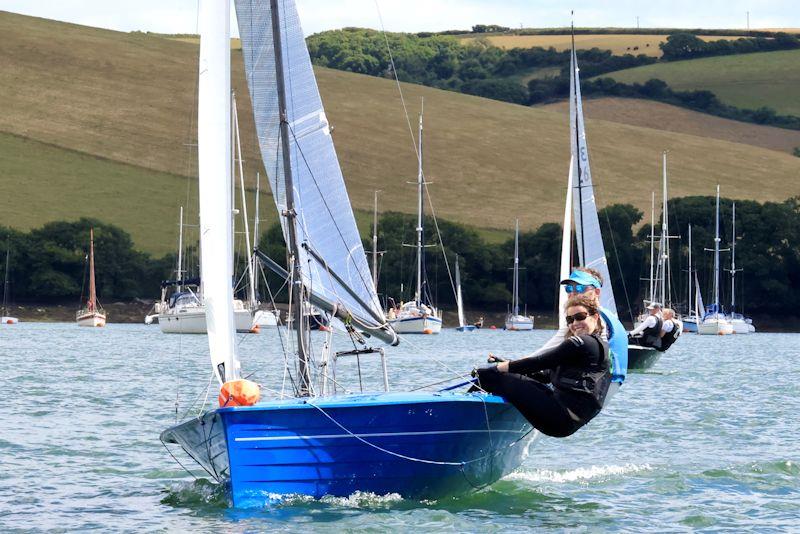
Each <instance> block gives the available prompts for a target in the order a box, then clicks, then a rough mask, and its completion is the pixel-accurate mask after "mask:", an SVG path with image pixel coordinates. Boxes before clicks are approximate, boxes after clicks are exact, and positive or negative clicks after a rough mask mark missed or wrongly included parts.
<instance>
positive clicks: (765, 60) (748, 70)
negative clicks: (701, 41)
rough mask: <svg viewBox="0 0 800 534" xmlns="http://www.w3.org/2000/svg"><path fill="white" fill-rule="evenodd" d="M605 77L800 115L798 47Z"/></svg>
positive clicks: (670, 65)
mask: <svg viewBox="0 0 800 534" xmlns="http://www.w3.org/2000/svg"><path fill="white" fill-rule="evenodd" d="M604 76H610V77H612V78H614V79H615V80H617V81H620V82H625V83H633V82H639V83H643V82H646V81H647V80H649V79H651V78H659V79H661V80H664V81H665V82H667V83H668V84H669V86H670V87H671V88H673V89H676V90H679V91H687V90H694V89H707V90H709V91H713V92H714V94H716V95H717V96H718V97H719V98H720V100H722V101H723V102H725V103H727V104H731V105H733V106H736V107H740V108H745V109H757V108H760V107H762V106H768V107H771V108H773V109H775V110H776V111H777V112H778V113H781V114H787V115H797V116H800V50H783V51H779V52H762V53H758V54H738V55H734V56H719V57H709V58H702V59H693V60H689V61H675V62H670V63H658V64H655V65H646V66H643V67H636V68H633V69H627V70H622V71H618V72H614V73H611V74H606V75H604Z"/></svg>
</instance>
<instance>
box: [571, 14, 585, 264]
mask: <svg viewBox="0 0 800 534" xmlns="http://www.w3.org/2000/svg"><path fill="white" fill-rule="evenodd" d="M570 28H571V31H572V53H571V55H570V64H571V67H572V69H571V70H572V73H571V74H572V76H571V78H572V102H571V104H572V105H573V106H574V107H575V118H574V121H575V125H574V127H575V147H576V148H577V151H576V153H575V154H574V155H573V157H574V158H575V169H576V171H577V173H578V183H577V184H574V186H575V187H576V188H577V189H578V207H579V210H578V214H579V219H578V220H577V221H575V222H576V224H579V225H580V228H581V229H583V169H582V168H581V156H582V155H583V153H582V151H581V144H580V135H581V134H580V125H579V123H578V120H579V119H578V73H579V69H578V57H577V54H576V53H575V21H574V20H573V21H571V23H570ZM576 237H579V243H578V252H579V256H578V257H579V260H580V263H581V264H583V263H585V262H586V260H585V259H584V258H586V245H585V240H584V236H583V231H581V232H577V235H576Z"/></svg>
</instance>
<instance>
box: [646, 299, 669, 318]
mask: <svg viewBox="0 0 800 534" xmlns="http://www.w3.org/2000/svg"><path fill="white" fill-rule="evenodd" d="M647 311H648V312H649V313H650V315H658V314H659V313H661V303H660V302H651V303H650V304H649V305H648V306H647ZM665 319H666V317H665Z"/></svg>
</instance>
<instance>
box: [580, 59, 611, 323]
mask: <svg viewBox="0 0 800 534" xmlns="http://www.w3.org/2000/svg"><path fill="white" fill-rule="evenodd" d="M569 118H570V122H569V124H570V149H571V150H570V151H571V154H572V160H573V165H572V200H573V213H574V219H575V220H574V224H575V239H576V242H577V248H578V263H579V264H580V265H582V266H584V267H590V268H592V269H596V270H597V271H599V272H600V274H601V275H603V291H602V293H601V295H600V303H601V305H602V306H603V307H604V308H606V309H607V310H610V311H611V312H612V313H614V314H615V315H616V314H617V304H616V302H615V300H614V289H613V287H612V285H611V276H610V273H609V270H608V261H607V260H606V252H605V247H604V246H603V236H602V235H601V233H600V221H599V219H598V217H597V204H596V202H595V197H594V185H593V183H592V171H591V168H590V167H589V147H588V145H587V143H586V128H585V127H584V122H583V104H582V102H581V80H580V69H579V68H578V58H577V55H576V54H575V47H574V46H573V47H572V53H571V55H570V98H569Z"/></svg>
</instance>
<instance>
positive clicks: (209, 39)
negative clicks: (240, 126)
mask: <svg viewBox="0 0 800 534" xmlns="http://www.w3.org/2000/svg"><path fill="white" fill-rule="evenodd" d="M220 21H223V22H222V23H221V22H220ZM199 27H200V35H201V36H202V38H201V40H200V64H199V85H198V91H199V93H198V111H197V153H198V169H199V178H200V253H201V254H200V273H201V275H200V276H201V279H202V281H203V299H204V303H205V308H206V324H207V328H208V346H209V349H210V351H211V362H212V366H213V368H214V372H215V373H216V375H217V379H218V380H219V381H220V383H224V382H226V381H229V380H232V379H235V378H238V374H239V369H238V365H239V364H238V360H237V357H236V344H235V343H234V336H235V333H236V325H235V323H234V318H233V306H232V302H233V287H232V285H231V284H232V280H233V270H232V267H231V262H230V261H227V258H230V257H232V254H233V244H232V237H231V236H232V217H233V211H232V210H233V205H232V202H231V113H230V101H231V100H230V99H231V90H230V86H231V84H230V4H229V2H228V1H227V0H223V1H215V2H210V1H206V2H200V12H199ZM221 258H225V260H221Z"/></svg>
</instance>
